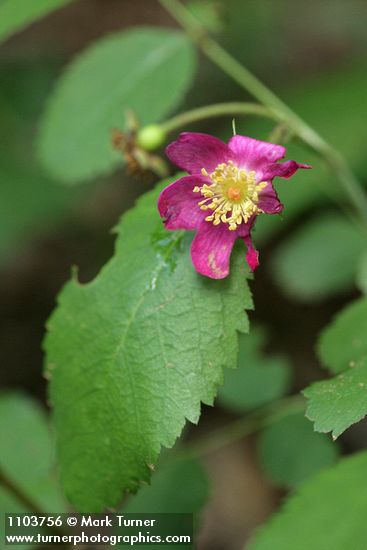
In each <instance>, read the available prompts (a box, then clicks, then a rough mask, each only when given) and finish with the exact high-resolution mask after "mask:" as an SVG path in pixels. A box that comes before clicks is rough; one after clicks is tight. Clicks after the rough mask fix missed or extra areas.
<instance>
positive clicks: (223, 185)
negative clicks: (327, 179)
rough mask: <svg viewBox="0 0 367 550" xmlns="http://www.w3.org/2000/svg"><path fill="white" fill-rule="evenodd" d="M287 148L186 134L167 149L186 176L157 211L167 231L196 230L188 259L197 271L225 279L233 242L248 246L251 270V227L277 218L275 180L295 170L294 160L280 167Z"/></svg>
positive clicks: (279, 208) (163, 196)
mask: <svg viewBox="0 0 367 550" xmlns="http://www.w3.org/2000/svg"><path fill="white" fill-rule="evenodd" d="M285 152H286V150H285V147H283V146H281V145H275V144H273V143H267V142H265V141H258V140H256V139H252V138H249V137H245V136H238V135H236V136H234V137H232V138H231V139H230V141H229V143H228V145H227V144H225V143H224V142H223V141H221V140H220V139H218V138H216V137H213V136H210V135H208V134H199V133H190V132H185V133H183V134H180V136H179V138H178V140H177V141H174V142H173V143H171V144H170V145H168V147H167V149H166V153H167V156H168V157H169V159H170V160H171V161H172V162H173V163H174V164H176V165H177V166H178V167H179V168H181V169H183V170H185V171H186V172H188V173H189V174H190V175H189V176H184V177H183V178H180V179H178V180H176V181H175V182H173V183H172V184H171V185H169V186H168V187H166V188H165V189H164V190H163V191H162V192H161V194H160V196H159V199H158V209H159V213H160V215H161V217H162V218H163V219H164V224H165V226H166V228H167V229H170V230H176V229H187V230H197V232H196V235H195V237H194V239H193V241H192V245H191V258H192V262H193V264H194V267H195V269H196V271H198V273H201V274H202V275H206V276H207V277H211V278H212V279H223V278H224V277H227V275H228V273H229V260H230V255H231V252H232V248H233V245H234V242H235V240H236V239H238V238H241V239H242V240H243V241H244V242H245V244H246V246H247V254H246V260H247V263H248V265H249V267H250V269H251V270H252V271H254V269H256V267H257V266H258V263H259V261H258V252H257V250H255V248H254V247H253V244H252V241H251V235H250V233H251V229H252V227H253V225H254V222H255V220H256V218H257V216H258V215H259V214H263V213H265V214H278V213H279V212H281V211H282V210H283V205H282V203H281V202H280V201H279V199H278V196H277V194H276V192H275V190H274V188H273V184H272V181H273V178H274V177H276V176H278V177H281V178H290V177H291V176H292V175H293V174H294V173H295V172H296V171H297V170H298V169H299V168H311V167H310V166H308V165H306V164H298V163H297V162H295V161H294V160H289V161H287V162H282V163H278V162H277V161H279V160H280V159H282V158H283V157H284V155H285Z"/></svg>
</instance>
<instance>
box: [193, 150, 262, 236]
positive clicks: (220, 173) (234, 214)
mask: <svg viewBox="0 0 367 550" xmlns="http://www.w3.org/2000/svg"><path fill="white" fill-rule="evenodd" d="M201 173H202V175H203V176H206V177H209V178H210V180H211V182H212V183H210V184H207V183H204V185H203V186H202V187H195V188H194V193H199V192H200V193H201V195H202V196H203V197H204V199H203V200H201V201H200V202H199V203H198V205H199V206H200V208H201V209H202V210H212V214H211V215H210V216H207V217H206V218H205V220H206V221H208V222H212V223H213V224H214V225H219V224H220V223H221V222H222V223H227V224H228V229H229V230H230V231H235V230H236V229H237V226H238V225H240V224H241V223H243V222H244V223H247V222H248V220H249V219H250V218H251V216H253V215H258V214H261V213H262V212H263V211H262V210H261V209H260V208H259V207H258V205H257V203H258V201H259V192H260V191H261V190H262V189H265V187H266V186H267V182H266V181H261V182H259V183H258V182H257V181H256V173H255V172H254V171H253V170H251V171H250V172H246V170H244V169H243V168H238V167H237V166H236V165H235V164H234V163H233V162H232V161H231V160H230V161H229V162H227V163H224V162H223V163H221V164H218V166H217V167H216V168H215V170H214V172H212V173H211V174H209V173H208V172H207V171H206V170H205V168H203V169H202V170H201Z"/></svg>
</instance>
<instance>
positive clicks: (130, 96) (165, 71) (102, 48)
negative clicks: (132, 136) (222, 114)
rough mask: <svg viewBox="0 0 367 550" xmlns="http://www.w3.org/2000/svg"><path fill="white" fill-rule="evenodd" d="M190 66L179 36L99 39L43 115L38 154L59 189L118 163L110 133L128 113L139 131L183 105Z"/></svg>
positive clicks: (152, 32)
mask: <svg viewBox="0 0 367 550" xmlns="http://www.w3.org/2000/svg"><path fill="white" fill-rule="evenodd" d="M194 65H195V58H194V50H193V47H192V45H191V44H190V42H189V40H188V38H186V37H185V35H184V34H182V33H181V32H178V31H171V30H166V29H159V28H154V29H153V28H138V29H134V30H130V31H124V32H120V33H116V34H114V35H111V36H109V37H107V38H102V39H101V40H99V41H98V42H97V43H95V44H93V45H92V46H91V47H90V48H88V49H87V50H86V51H84V52H83V53H82V54H81V55H80V56H79V57H78V58H77V59H76V60H74V61H73V62H72V63H71V65H70V66H69V67H68V68H67V70H66V71H65V73H64V75H63V76H62V77H61V78H60V80H59V82H58V83H57V85H56V88H55V91H54V93H53V95H52V96H51V99H50V102H49V105H48V108H47V109H46V112H45V113H44V116H43V120H42V124H41V132H40V139H39V154H40V157H41V159H42V161H43V163H44V165H45V167H46V168H47V169H48V170H49V171H50V173H51V174H53V175H54V176H55V177H57V178H58V179H60V180H61V181H63V182H66V183H77V182H80V181H83V180H85V179H88V178H91V177H93V176H96V175H99V174H104V173H107V172H109V171H111V170H112V169H113V167H114V166H115V165H116V164H117V163H121V154H118V153H117V152H116V151H114V150H113V148H112V145H111V130H112V129H114V128H116V127H117V128H121V127H123V126H124V117H125V112H126V110H127V109H131V110H133V111H134V112H135V113H136V115H137V116H138V119H139V121H140V122H141V124H142V125H144V124H147V123H150V122H158V121H159V120H160V119H161V118H162V117H164V116H165V115H166V114H167V113H168V112H169V111H170V110H172V109H173V108H174V107H175V106H176V105H177V104H178V103H179V102H180V100H181V99H182V97H183V95H184V93H185V92H186V90H187V88H188V86H189V84H190V82H191V78H192V76H193V70H194Z"/></svg>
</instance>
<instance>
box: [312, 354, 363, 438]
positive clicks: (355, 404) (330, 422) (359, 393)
mask: <svg viewBox="0 0 367 550" xmlns="http://www.w3.org/2000/svg"><path fill="white" fill-rule="evenodd" d="M303 393H304V395H305V396H306V397H307V399H308V400H309V401H308V406H307V413H306V414H307V417H308V418H309V419H310V420H312V421H313V422H314V423H315V430H317V431H318V432H332V435H333V438H334V439H335V438H337V437H338V436H339V435H340V434H341V433H343V432H344V431H345V430H346V429H347V428H349V426H351V425H352V424H355V423H356V422H359V421H360V420H362V418H364V417H365V416H366V414H367V361H366V359H364V360H362V361H360V362H359V363H358V364H357V365H355V366H353V367H352V368H350V369H349V370H348V371H347V372H345V373H342V374H339V375H338V376H336V377H335V378H333V379H332V380H323V381H322V382H316V383H315V384H311V386H309V387H308V388H307V389H306V390H304V392H303Z"/></svg>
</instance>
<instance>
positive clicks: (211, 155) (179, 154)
mask: <svg viewBox="0 0 367 550" xmlns="http://www.w3.org/2000/svg"><path fill="white" fill-rule="evenodd" d="M166 154H167V156H168V158H169V159H170V160H171V161H172V162H173V163H174V164H176V165H177V166H178V167H179V168H182V169H183V170H186V172H189V174H200V173H201V169H202V168H205V169H206V170H207V171H208V172H213V171H214V170H215V168H216V167H217V166H218V164H220V163H221V162H227V161H228V160H230V159H231V157H233V154H231V151H230V150H229V148H228V146H227V145H226V144H225V143H223V141H221V140H220V139H218V138H216V137H213V136H210V135H208V134H199V133H195V132H184V133H182V134H180V136H179V138H178V140H176V141H173V142H172V143H170V144H169V145H168V147H167V148H166Z"/></svg>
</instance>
